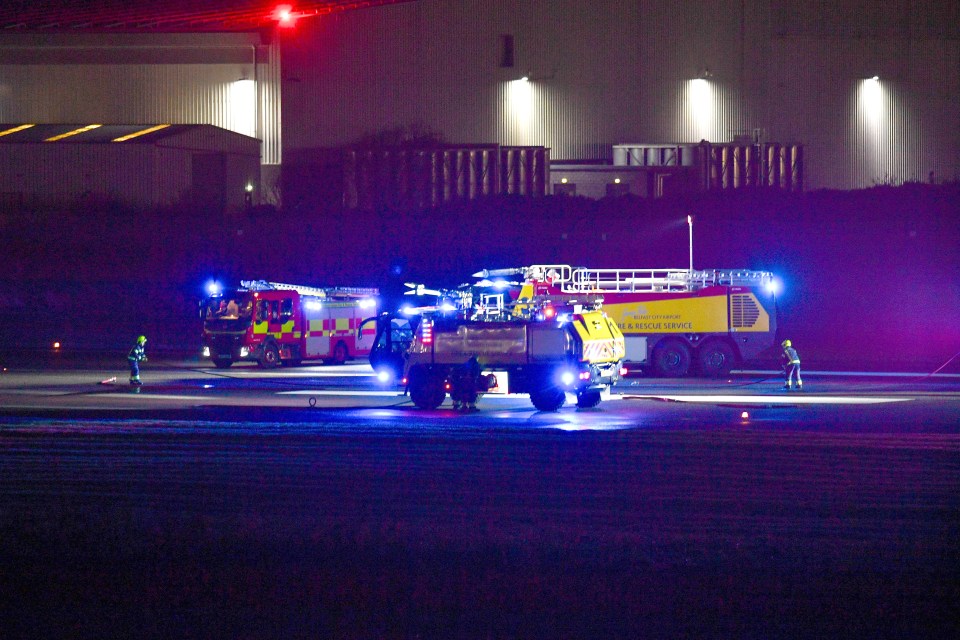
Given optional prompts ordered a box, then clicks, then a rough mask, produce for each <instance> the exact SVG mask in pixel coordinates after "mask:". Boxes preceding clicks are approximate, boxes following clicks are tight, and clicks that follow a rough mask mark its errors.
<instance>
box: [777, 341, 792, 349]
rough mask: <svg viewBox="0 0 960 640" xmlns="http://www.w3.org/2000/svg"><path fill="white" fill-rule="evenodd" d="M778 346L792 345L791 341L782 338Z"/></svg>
mask: <svg viewBox="0 0 960 640" xmlns="http://www.w3.org/2000/svg"><path fill="white" fill-rule="evenodd" d="M780 346H781V347H783V348H784V349H786V348H787V347H790V346H793V343H791V342H790V341H789V340H784V341H783V342H781V343H780Z"/></svg>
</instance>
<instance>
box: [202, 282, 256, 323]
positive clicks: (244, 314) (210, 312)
mask: <svg viewBox="0 0 960 640" xmlns="http://www.w3.org/2000/svg"><path fill="white" fill-rule="evenodd" d="M202 315H203V326H204V327H205V328H206V329H209V330H212V331H239V330H241V329H243V328H244V327H246V326H247V325H248V324H250V319H251V317H252V316H253V299H252V298H250V297H249V295H246V294H244V293H237V292H230V291H225V292H224V294H223V295H222V296H216V297H213V298H208V299H207V300H206V301H205V302H204V303H203V310H202Z"/></svg>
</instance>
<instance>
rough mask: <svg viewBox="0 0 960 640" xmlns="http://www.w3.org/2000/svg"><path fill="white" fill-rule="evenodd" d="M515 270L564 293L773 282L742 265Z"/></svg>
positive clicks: (675, 289) (534, 267) (769, 276)
mask: <svg viewBox="0 0 960 640" xmlns="http://www.w3.org/2000/svg"><path fill="white" fill-rule="evenodd" d="M519 272H520V273H521V274H522V275H523V277H524V278H525V279H526V280H528V281H533V282H545V283H547V284H550V285H553V286H556V287H558V288H559V289H560V290H561V291H562V292H564V293H645V292H683V291H696V290H698V289H703V288H705V287H710V286H715V285H724V286H742V287H761V286H767V285H770V284H771V283H772V282H773V273H771V272H769V271H750V270H746V269H706V270H690V269H590V268H587V267H571V266H569V265H532V266H529V267H522V268H521V269H520V270H519Z"/></svg>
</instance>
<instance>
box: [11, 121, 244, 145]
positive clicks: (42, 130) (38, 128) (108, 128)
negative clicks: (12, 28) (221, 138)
mask: <svg viewBox="0 0 960 640" xmlns="http://www.w3.org/2000/svg"><path fill="white" fill-rule="evenodd" d="M204 129H210V130H214V129H215V130H217V131H222V132H224V133H225V134H228V135H231V136H242V137H244V138H246V137H247V136H243V135H242V134H239V133H234V132H233V131H227V130H226V129H219V128H218V127H212V126H210V125H202V124H0V144H4V143H6V144H30V143H40V142H47V143H50V142H58V143H79V144H91V143H92V144H102V143H107V142H124V143H137V144H156V143H157V142H159V141H160V140H163V139H164V138H169V137H171V136H177V135H180V134H183V133H186V132H195V131H200V130H204ZM250 140H254V138H250Z"/></svg>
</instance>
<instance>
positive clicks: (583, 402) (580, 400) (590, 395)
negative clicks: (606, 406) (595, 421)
mask: <svg viewBox="0 0 960 640" xmlns="http://www.w3.org/2000/svg"><path fill="white" fill-rule="evenodd" d="M598 404H600V392H599V391H595V390H586V391H579V392H577V407H578V408H580V409H592V408H594V407H595V406H597V405H598Z"/></svg>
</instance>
